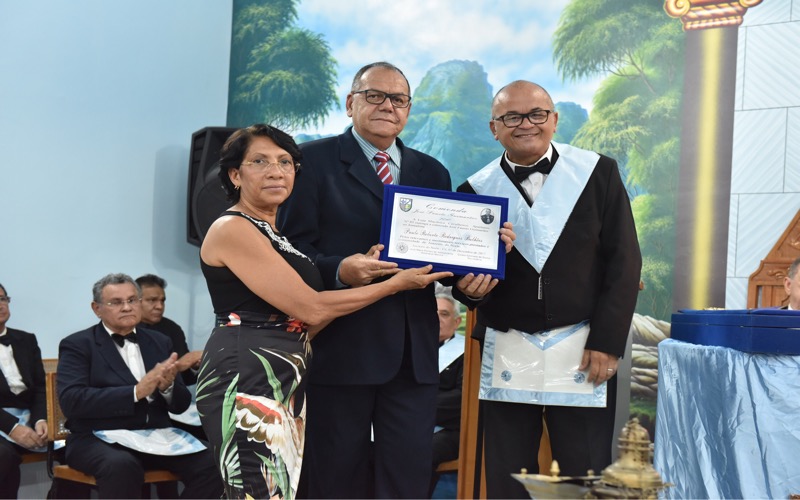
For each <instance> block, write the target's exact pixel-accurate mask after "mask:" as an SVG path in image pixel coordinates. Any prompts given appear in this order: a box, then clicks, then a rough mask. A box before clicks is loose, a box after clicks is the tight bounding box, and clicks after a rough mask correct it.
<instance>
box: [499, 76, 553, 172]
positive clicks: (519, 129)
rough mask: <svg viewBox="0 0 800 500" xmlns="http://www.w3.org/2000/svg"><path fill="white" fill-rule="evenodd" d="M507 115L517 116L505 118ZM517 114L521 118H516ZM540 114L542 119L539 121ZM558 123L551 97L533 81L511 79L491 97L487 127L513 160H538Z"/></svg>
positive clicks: (530, 161)
mask: <svg viewBox="0 0 800 500" xmlns="http://www.w3.org/2000/svg"><path fill="white" fill-rule="evenodd" d="M510 116H511V117H513V118H516V119H517V120H508V119H507V118H508V117H510ZM520 117H522V120H521V122H520V121H518V119H519V118H520ZM540 117H541V118H543V119H544V121H543V122H541V123H538V122H540V121H541V118H540ZM504 118H506V119H504ZM533 122H537V123H533ZM507 123H508V124H510V125H508V124H507ZM557 124H558V113H556V112H555V106H554V105H553V99H552V98H551V97H550V94H548V93H547V91H546V90H545V89H544V88H542V86H541V85H537V84H535V83H533V82H526V81H524V80H517V81H514V82H511V83H509V84H508V85H506V86H505V87H503V88H501V89H500V90H499V91H498V92H497V94H496V95H495V96H494V99H493V100H492V119H491V120H490V121H489V129H490V130H491V131H492V135H494V138H495V139H496V140H497V141H499V142H500V144H502V145H503V147H504V148H505V150H506V156H507V157H508V159H509V161H511V162H513V163H516V164H519V165H533V164H534V163H536V162H537V161H539V159H540V158H541V157H542V156H544V154H545V153H547V150H548V148H549V147H550V141H552V140H553V135H555V133H556V125H557Z"/></svg>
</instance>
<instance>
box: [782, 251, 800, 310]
mask: <svg viewBox="0 0 800 500" xmlns="http://www.w3.org/2000/svg"><path fill="white" fill-rule="evenodd" d="M783 287H784V288H785V289H786V295H788V296H789V303H788V304H786V305H785V306H783V307H782V309H789V310H790V311H800V257H798V258H796V259H794V261H793V262H792V265H791V266H789V271H788V272H787V273H786V277H785V278H784V279H783Z"/></svg>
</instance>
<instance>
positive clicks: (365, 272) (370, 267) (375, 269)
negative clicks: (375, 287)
mask: <svg viewBox="0 0 800 500" xmlns="http://www.w3.org/2000/svg"><path fill="white" fill-rule="evenodd" d="M381 250H383V245H382V244H380V243H378V244H377V245H373V246H372V248H370V249H369V250H368V251H367V253H357V254H354V255H351V256H349V257H345V258H344V260H342V263H341V264H340V266H339V281H341V282H342V283H344V284H345V285H350V286H352V287H357V286H364V285H368V284H370V283H372V281H373V280H375V279H377V278H382V277H384V276H389V275H392V274H395V273H397V272H399V269H397V264H396V263H394V262H386V261H383V260H379V259H380V255H381Z"/></svg>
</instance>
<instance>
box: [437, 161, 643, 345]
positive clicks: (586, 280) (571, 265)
mask: <svg viewBox="0 0 800 500" xmlns="http://www.w3.org/2000/svg"><path fill="white" fill-rule="evenodd" d="M556 153H557V152H556ZM502 163H503V165H502V168H503V170H504V172H505V173H506V175H507V176H508V177H509V178H510V179H511V180H512V182H513V183H514V184H515V185H516V186H517V188H518V190H521V189H522V188H521V187H520V186H519V183H518V182H517V181H516V179H514V176H513V173H512V172H511V169H510V168H509V167H508V165H506V164H505V161H503V162H502ZM553 163H554V166H553V169H554V170H555V169H557V168H558V157H557V154H554V156H553ZM546 187H547V182H545V189H546ZM458 191H461V192H468V193H474V192H475V190H474V189H473V188H472V186H470V184H469V181H467V182H465V183H464V184H462V185H461V186H459V188H458ZM481 194H486V195H490V194H492V193H481ZM520 196H522V195H520ZM641 268H642V256H641V253H640V251H639V243H638V240H637V237H636V228H635V226H634V222H633V214H632V212H631V205H630V200H629V199H628V195H627V192H626V190H625V186H624V184H623V183H622V180H621V178H620V175H619V170H618V168H617V162H616V160H614V159H612V158H609V157H607V156H603V155H601V156H600V159H599V161H598V163H597V165H596V166H595V168H594V171H593V172H592V174H591V176H590V177H589V180H588V182H587V184H586V186H585V188H584V189H583V191H582V192H581V194H580V197H579V198H578V201H577V202H576V204H575V207H574V208H573V210H572V213H571V214H570V216H569V218H568V219H567V222H566V225H565V226H564V229H563V232H562V233H561V236H560V237H559V239H558V241H557V243H556V245H555V247H554V248H553V250H552V253H551V254H550V256H549V257H548V259H547V261H546V263H545V265H544V267H543V268H542V273H541V275H540V274H539V273H538V272H537V271H536V270H535V269H534V268H533V266H532V265H530V264H529V263H528V262H527V261H526V260H525V259H524V258H523V257H522V255H521V254H520V253H519V251H517V249H513V250H512V251H511V252H510V253H509V254H508V255H507V256H506V274H505V275H506V279H505V280H504V281H501V282H500V283H499V284H498V285H497V286H496V287H495V288H494V290H492V292H491V293H490V294H489V296H488V297H487V298H486V299H484V300H483V301H482V302H481V303H479V304H478V306H477V310H478V313H477V322H478V324H479V325H480V326H481V328H477V329H476V333H477V335H476V336H478V337H479V338H480V335H481V333H482V332H483V331H484V330H485V326H489V327H492V328H494V329H496V330H499V331H507V330H508V329H509V328H514V329H517V330H521V331H525V332H529V333H534V332H538V331H541V330H546V329H550V328H556V327H559V326H565V325H571V324H575V323H579V322H581V321H583V320H589V321H590V328H591V330H590V333H589V338H588V339H587V341H586V346H585V348H586V349H591V350H595V351H601V352H605V353H609V354H614V355H616V356H622V355H623V354H624V352H625V344H626V341H627V338H628V332H629V330H630V326H631V319H632V317H633V311H634V308H635V306H636V298H637V294H638V291H639V277H640V272H641ZM540 278H541V292H542V298H541V299H539V298H538V293H539V283H540ZM453 293H454V296H456V297H457V298H458V299H459V300H460V301H462V302H464V303H465V304H467V305H470V306H474V305H475V304H474V303H470V301H469V300H468V299H467V298H466V297H464V295H463V294H461V293H460V292H459V291H458V290H457V289H454V290H453Z"/></svg>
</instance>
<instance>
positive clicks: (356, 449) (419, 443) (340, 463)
mask: <svg viewBox="0 0 800 500" xmlns="http://www.w3.org/2000/svg"><path fill="white" fill-rule="evenodd" d="M409 93H410V88H409V84H408V81H407V80H406V78H405V76H404V75H403V73H402V72H401V71H400V70H399V69H398V68H396V67H395V66H393V65H391V64H389V63H385V62H382V63H374V64H370V65H367V66H365V67H363V68H361V69H360V70H359V71H358V73H356V75H355V78H354V79H353V85H352V90H351V92H350V93H349V94H348V95H347V101H346V108H347V115H348V116H350V117H351V118H352V120H353V127H352V128H350V129H348V130H347V131H345V132H344V133H343V134H341V135H339V136H336V137H331V138H325V139H321V140H318V141H314V142H310V143H306V144H303V145H301V150H302V152H303V169H302V170H301V171H300V172H299V173H298V175H297V179H296V180H295V185H294V192H293V193H292V195H291V196H290V198H289V200H287V202H286V203H285V205H284V206H283V207H281V210H280V211H279V213H278V218H279V223H280V227H281V230H282V231H283V232H284V234H285V235H286V236H287V237H288V238H289V240H290V241H291V242H292V244H293V245H295V247H296V248H297V249H298V250H300V251H301V252H303V253H305V254H306V255H308V256H309V257H311V258H312V259H313V260H314V262H315V263H316V265H317V267H318V268H319V270H320V273H321V274H322V277H323V280H324V281H325V286H326V288H328V289H337V288H343V287H348V286H363V285H366V284H368V283H370V282H371V281H372V280H374V279H379V278H383V277H385V276H387V275H388V274H392V273H394V272H396V267H395V265H394V264H392V263H389V262H383V261H380V260H376V259H374V258H369V257H367V255H366V254H367V253H368V251H369V249H370V248H371V246H372V245H374V244H376V243H377V242H378V239H379V236H380V227H381V209H382V203H383V188H384V183H386V184H389V183H394V184H402V185H405V186H416V187H424V188H432V189H440V190H446V191H450V190H451V185H450V174H449V173H448V172H447V170H446V169H445V168H444V166H442V164H441V163H439V162H438V161H437V160H435V159H434V158H432V157H430V156H428V155H425V154H423V153H420V152H419V151H415V150H413V149H410V148H408V147H406V146H405V145H404V144H403V142H402V141H400V140H399V139H397V136H398V135H399V134H400V132H401V131H402V130H403V127H404V126H405V124H406V121H407V120H408V113H409V110H410V108H411V97H410V95H409ZM465 280H466V281H465ZM490 283H492V284H493V283H496V280H495V281H492V280H490V279H488V278H487V277H485V276H483V275H478V276H477V277H473V276H471V275H469V276H467V277H465V278H464V279H462V280H461V281H459V286H461V287H462V288H464V289H465V290H467V292H468V293H470V294H471V295H476V294H477V295H482V293H483V292H482V290H483V291H485V290H486V289H487V287H488V286H489V285H490ZM437 333H438V325H437V320H436V301H435V300H434V297H433V287H432V286H430V287H428V288H427V289H424V290H413V291H408V292H402V293H398V294H396V295H392V296H391V297H387V298H385V299H383V300H381V301H379V302H377V303H375V304H373V305H371V306H368V307H365V308H364V309H362V310H360V311H358V312H355V313H353V314H350V315H348V316H345V317H342V318H339V319H337V320H335V321H333V322H332V323H331V324H330V325H329V326H328V327H326V328H325V330H324V331H323V332H321V333H320V334H319V335H318V336H317V337H315V339H314V360H313V363H312V366H311V369H310V374H309V387H308V390H307V397H308V399H309V405H310V407H314V408H324V409H325V410H324V411H309V414H308V422H307V442H306V455H305V462H304V466H306V467H307V470H306V472H307V477H308V485H309V488H310V489H309V495H310V496H311V497H313V498H321V497H343V498H364V497H367V496H368V495H372V494H374V495H375V496H377V497H410V498H421V497H424V496H425V495H426V494H427V490H428V482H429V480H430V475H431V470H430V463H431V437H432V435H433V427H434V417H435V408H436V393H437V385H438V382H439V373H438V370H437V362H436V358H437V347H438V345H437V340H436V339H437V337H438V334H437ZM371 428H372V429H373V430H374V439H375V447H374V450H375V468H374V478H373V477H371V476H372V474H371V473H370V466H369V463H370V460H369V457H370V429H371ZM373 479H374V481H373ZM373 487H374V490H373Z"/></svg>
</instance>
